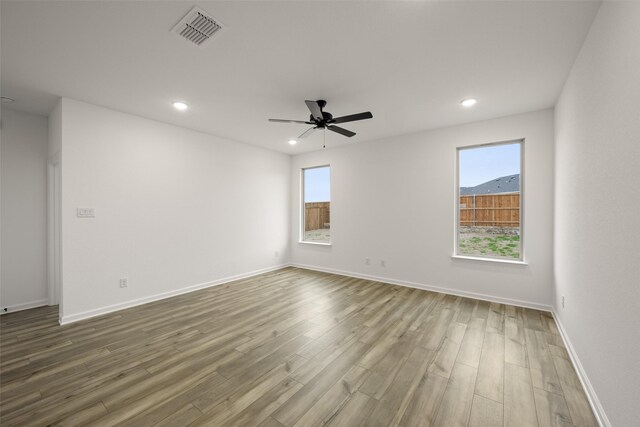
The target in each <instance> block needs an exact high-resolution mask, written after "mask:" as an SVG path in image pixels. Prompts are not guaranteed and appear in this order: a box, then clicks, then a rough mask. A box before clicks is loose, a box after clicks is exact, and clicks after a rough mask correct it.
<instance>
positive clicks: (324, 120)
mask: <svg viewBox="0 0 640 427" xmlns="http://www.w3.org/2000/svg"><path fill="white" fill-rule="evenodd" d="M304 102H305V104H307V107H308V108H309V111H311V115H310V116H309V120H308V121H304V120H284V119H269V121H270V122H279V123H303V124H307V125H313V127H312V128H310V129H307V130H306V131H305V132H303V133H302V135H300V136H299V137H298V138H304V137H306V136H308V135H309V134H311V133H312V132H313V131H314V130H316V129H329V130H330V131H333V132H336V133H339V134H340V135H344V136H347V137H349V138H351V137H352V136H353V135H355V134H356V133H355V132H351V131H350V130H347V129H344V128H341V127H339V126H335V124H337V123H346V122H355V121H356V120H364V119H371V118H372V117H373V114H371V113H370V112H369V111H367V112H365V113H358V114H350V115H348V116H342V117H335V118H334V117H333V115H332V114H331V113H328V112H326V111H322V109H323V108H324V107H325V105H327V101H325V100H322V99H319V100H317V101H304Z"/></svg>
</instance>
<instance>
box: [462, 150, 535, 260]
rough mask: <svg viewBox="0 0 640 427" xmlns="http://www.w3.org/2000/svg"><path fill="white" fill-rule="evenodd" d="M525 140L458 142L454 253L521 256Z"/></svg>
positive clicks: (506, 257) (492, 257)
mask: <svg viewBox="0 0 640 427" xmlns="http://www.w3.org/2000/svg"><path fill="white" fill-rule="evenodd" d="M523 147H524V141H523V140H519V141H510V142H501V143H495V144H487V145H477V146H473V147H464V148H458V181H457V182H458V184H457V185H458V188H457V193H458V194H457V197H456V204H457V207H456V212H457V216H458V218H457V221H456V250H455V254H456V255H458V256H469V257H483V258H490V259H500V260H512V261H522V260H523V235H522V206H523V205H522V202H523V193H522V165H523V155H522V154H523Z"/></svg>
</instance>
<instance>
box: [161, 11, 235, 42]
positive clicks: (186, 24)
mask: <svg viewBox="0 0 640 427" xmlns="http://www.w3.org/2000/svg"><path fill="white" fill-rule="evenodd" d="M224 28H225V27H224V25H223V24H222V23H221V22H220V21H218V20H217V19H216V18H214V17H213V16H211V15H209V14H208V13H207V12H205V11H204V10H202V9H200V8H199V7H194V8H193V9H191V11H190V12H189V13H187V14H186V16H185V17H184V18H182V20H181V21H180V22H178V24H177V25H176V26H175V27H173V29H172V30H171V31H172V32H174V33H176V34H177V35H179V36H180V37H183V38H185V39H186V40H188V41H190V42H191V43H194V44H196V45H198V46H204V45H206V44H207V42H208V41H209V40H211V39H212V38H213V36H214V35H216V34H219V33H221V32H222V31H223V30H224Z"/></svg>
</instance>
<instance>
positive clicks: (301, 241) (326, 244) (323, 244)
mask: <svg viewBox="0 0 640 427" xmlns="http://www.w3.org/2000/svg"><path fill="white" fill-rule="evenodd" d="M298 243H304V244H305V245H319V246H331V243H322V242H312V241H310V240H298Z"/></svg>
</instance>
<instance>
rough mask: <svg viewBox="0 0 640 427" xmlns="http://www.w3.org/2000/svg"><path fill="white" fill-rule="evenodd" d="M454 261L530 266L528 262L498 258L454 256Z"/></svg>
mask: <svg viewBox="0 0 640 427" xmlns="http://www.w3.org/2000/svg"><path fill="white" fill-rule="evenodd" d="M451 258H453V259H466V260H471V261H485V262H497V263H499V264H515V265H529V263H528V262H526V261H520V260H517V261H516V260H514V261H512V260H510V259H498V258H483V257H475V256H464V255H452V256H451Z"/></svg>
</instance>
